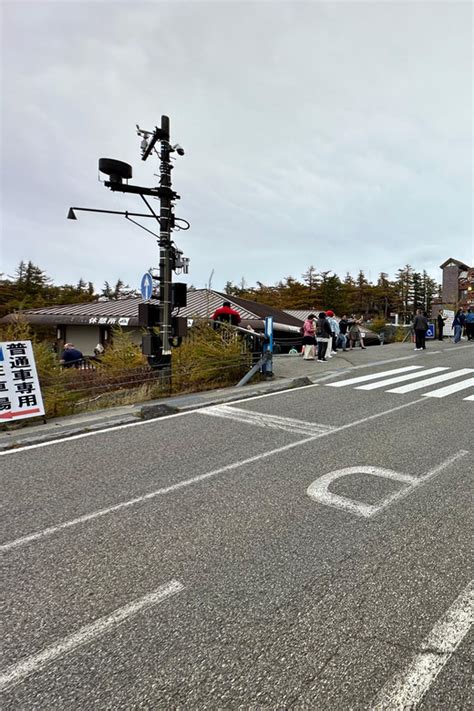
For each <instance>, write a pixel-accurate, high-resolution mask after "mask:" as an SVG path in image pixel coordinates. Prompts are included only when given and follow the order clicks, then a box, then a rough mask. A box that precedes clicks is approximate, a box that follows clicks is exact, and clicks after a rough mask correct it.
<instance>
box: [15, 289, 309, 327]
mask: <svg viewBox="0 0 474 711" xmlns="http://www.w3.org/2000/svg"><path fill="white" fill-rule="evenodd" d="M223 301H229V302H230V303H231V305H232V307H233V308H235V310H236V311H238V312H239V314H240V316H241V318H242V320H243V321H261V320H262V319H264V318H265V317H266V316H273V318H274V323H280V324H285V325H287V326H299V325H300V321H299V320H298V319H295V318H294V317H293V316H291V315H289V314H287V313H285V312H284V311H280V310H279V309H274V308H273V307H271V306H266V305H264V304H258V303H256V302H255V301H249V300H248V299H239V298H237V297H233V296H228V295H227V294H222V293H220V292H218V291H213V290H209V289H195V290H191V291H188V294H187V306H185V307H182V308H180V309H175V310H174V311H173V314H174V315H179V316H186V317H188V318H193V317H194V318H210V317H211V316H212V314H213V313H214V311H215V310H216V309H217V308H219V307H220V306H222V302H223ZM141 303H143V300H142V299H141V298H140V297H133V298H127V299H117V300H109V301H94V302H91V303H82V304H66V305H62V306H43V307H41V308H39V309H28V310H25V311H23V312H22V313H23V315H24V316H25V318H26V319H27V320H28V321H29V322H30V323H32V324H55V325H63V324H64V325H67V324H78V325H81V324H82V325H88V324H97V323H98V322H99V320H102V323H104V325H105V324H107V325H113V321H114V319H115V321H116V323H117V324H120V320H122V323H121V324H120V325H124V326H138V305H139V304H141ZM13 317H14V315H13V314H8V316H5V317H4V318H3V319H1V321H2V322H4V323H6V322H8V321H10V320H12V318H13ZM110 320H112V323H110Z"/></svg>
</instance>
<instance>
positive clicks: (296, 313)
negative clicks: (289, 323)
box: [284, 308, 323, 322]
mask: <svg viewBox="0 0 474 711" xmlns="http://www.w3.org/2000/svg"><path fill="white" fill-rule="evenodd" d="M322 310H323V309H320V308H314V309H284V312H285V313H286V314H289V315H290V316H293V317H294V318H297V319H298V321H300V322H301V321H306V319H307V318H308V316H309V315H310V314H315V315H317V314H318V313H319V312H320V311H322Z"/></svg>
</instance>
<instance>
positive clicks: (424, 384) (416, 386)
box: [387, 368, 474, 397]
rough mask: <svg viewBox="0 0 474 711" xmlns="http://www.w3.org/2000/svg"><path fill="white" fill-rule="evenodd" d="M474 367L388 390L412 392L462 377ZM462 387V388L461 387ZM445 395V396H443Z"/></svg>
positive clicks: (389, 391)
mask: <svg viewBox="0 0 474 711" xmlns="http://www.w3.org/2000/svg"><path fill="white" fill-rule="evenodd" d="M473 372H474V370H473V369H472V368H461V370H451V371H450V372H449V373H443V374H442V375H437V376H435V377H434V378H427V379H426V380H420V381H419V382H417V383H409V384H408V385H401V386H400V387H399V388H392V389H390V390H387V392H388V393H398V394H401V395H403V394H404V393H410V392H412V391H413V390H421V389H422V388H427V387H429V386H431V385H436V384H437V383H443V382H444V381H445V380H454V378H461V377H462V376H463V375H469V374H470V373H473ZM461 389H462V388H461ZM441 397H443V396H441Z"/></svg>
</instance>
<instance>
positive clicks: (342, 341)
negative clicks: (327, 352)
mask: <svg viewBox="0 0 474 711" xmlns="http://www.w3.org/2000/svg"><path fill="white" fill-rule="evenodd" d="M348 328H349V321H348V320H347V314H342V316H341V318H340V319H339V338H338V340H337V346H341V348H342V350H343V351H347V329H348Z"/></svg>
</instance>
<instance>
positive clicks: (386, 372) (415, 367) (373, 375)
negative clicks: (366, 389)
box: [326, 365, 423, 388]
mask: <svg viewBox="0 0 474 711" xmlns="http://www.w3.org/2000/svg"><path fill="white" fill-rule="evenodd" d="M409 370H423V366H422V365H406V366H404V367H403V368H394V369H393V370H383V371H382V372H380V373H371V374H370V375H359V376H357V378H349V379H348V380H338V381H337V382H336V383H326V387H328V388H344V387H345V386H346V385H355V384H356V383H365V382H367V380H378V379H379V378H383V377H384V376H385V375H396V374H397V373H407V372H408V371H409Z"/></svg>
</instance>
